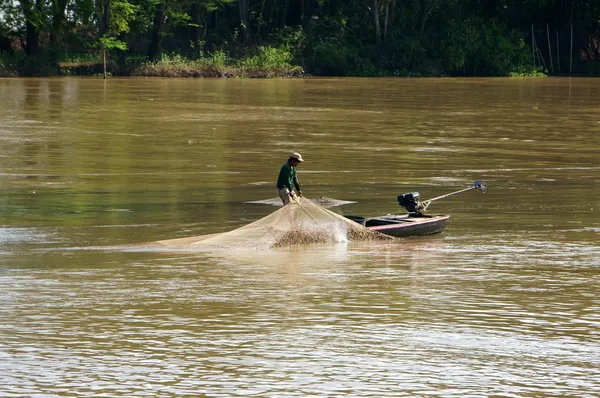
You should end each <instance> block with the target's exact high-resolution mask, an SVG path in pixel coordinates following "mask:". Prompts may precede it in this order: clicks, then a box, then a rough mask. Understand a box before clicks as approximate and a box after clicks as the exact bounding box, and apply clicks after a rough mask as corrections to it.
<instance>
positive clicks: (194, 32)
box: [190, 2, 206, 57]
mask: <svg viewBox="0 0 600 398" xmlns="http://www.w3.org/2000/svg"><path fill="white" fill-rule="evenodd" d="M190 18H191V21H192V26H191V27H190V41H191V45H192V49H193V52H194V57H197V56H199V55H200V52H201V51H202V49H201V48H200V42H201V41H202V38H203V32H204V31H205V25H206V23H205V22H204V18H203V15H202V7H200V4H199V3H198V2H194V3H193V4H192V7H191V9H190Z"/></svg>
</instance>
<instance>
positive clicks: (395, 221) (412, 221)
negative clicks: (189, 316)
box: [345, 214, 450, 238]
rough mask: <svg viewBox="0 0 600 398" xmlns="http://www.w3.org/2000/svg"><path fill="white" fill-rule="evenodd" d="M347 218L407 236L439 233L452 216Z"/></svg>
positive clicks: (391, 234) (390, 233) (377, 229)
mask: <svg viewBox="0 0 600 398" xmlns="http://www.w3.org/2000/svg"><path fill="white" fill-rule="evenodd" d="M345 217H346V218H348V219H350V220H352V221H354V222H357V223H359V224H362V225H364V226H365V227H367V229H370V230H371V231H377V232H381V233H382V234H386V235H390V236H394V237H398V238H404V237H407V236H422V235H433V234H438V233H440V232H442V231H443V230H444V228H445V227H446V220H448V219H449V218H450V216H445V215H424V214H421V215H412V214H403V215H387V216H382V217H371V218H364V217H357V216H345Z"/></svg>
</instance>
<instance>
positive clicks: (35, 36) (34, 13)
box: [21, 0, 40, 55]
mask: <svg viewBox="0 0 600 398" xmlns="http://www.w3.org/2000/svg"><path fill="white" fill-rule="evenodd" d="M21 5H22V6H23V15H24V16H25V40H26V46H25V52H26V53H27V55H36V54H39V53H40V37H39V36H40V32H39V29H38V27H37V26H36V25H35V24H34V21H37V20H38V19H39V18H38V13H39V12H40V11H39V10H38V4H37V3H36V2H34V1H33V0H22V1H21Z"/></svg>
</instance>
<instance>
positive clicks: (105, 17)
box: [96, 0, 110, 37]
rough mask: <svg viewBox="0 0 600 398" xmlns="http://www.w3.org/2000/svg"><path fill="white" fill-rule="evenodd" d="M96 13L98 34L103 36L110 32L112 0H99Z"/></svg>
mask: <svg viewBox="0 0 600 398" xmlns="http://www.w3.org/2000/svg"><path fill="white" fill-rule="evenodd" d="M96 14H97V16H98V17H97V18H98V34H99V35H100V37H102V36H104V35H105V34H106V33H108V25H109V23H110V0H97V1H96Z"/></svg>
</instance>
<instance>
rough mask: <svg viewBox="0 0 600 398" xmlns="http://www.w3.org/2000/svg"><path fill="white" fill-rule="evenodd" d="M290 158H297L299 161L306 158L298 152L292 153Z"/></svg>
mask: <svg viewBox="0 0 600 398" xmlns="http://www.w3.org/2000/svg"><path fill="white" fill-rule="evenodd" d="M290 158H292V159H296V160H298V161H299V162H304V159H302V155H300V154H299V153H298V152H294V153H292V154H291V155H290Z"/></svg>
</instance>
